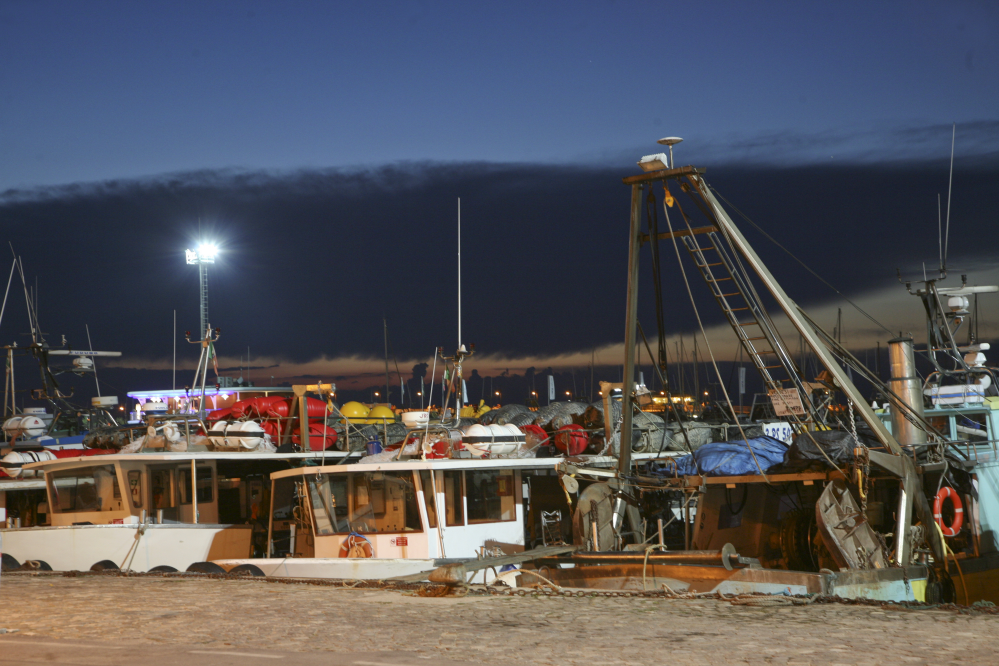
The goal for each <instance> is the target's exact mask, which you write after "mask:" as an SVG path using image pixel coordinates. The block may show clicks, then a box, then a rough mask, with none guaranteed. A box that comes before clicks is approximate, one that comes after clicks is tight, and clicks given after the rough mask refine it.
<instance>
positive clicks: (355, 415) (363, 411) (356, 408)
mask: <svg viewBox="0 0 999 666" xmlns="http://www.w3.org/2000/svg"><path fill="white" fill-rule="evenodd" d="M370 411H371V410H370V409H368V408H367V407H365V406H364V405H362V404H361V403H359V402H355V401H353V400H352V401H350V402H348V403H347V404H345V405H344V406H343V407H341V408H340V413H341V414H343V415H344V416H346V417H347V418H348V419H350V420H352V421H353V420H355V419H363V418H365V417H366V416H367V415H368V414H369V413H370ZM362 423H363V421H362Z"/></svg>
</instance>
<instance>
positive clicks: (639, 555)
mask: <svg viewBox="0 0 999 666" xmlns="http://www.w3.org/2000/svg"><path fill="white" fill-rule="evenodd" d="M726 556H727V557H728V558H729V563H730V564H738V563H739V555H738V554H737V553H731V552H726V551H723V550H674V551H669V552H654V553H649V556H648V562H649V564H667V563H671V564H713V565H724V564H725V557H726ZM569 559H571V560H572V561H574V562H579V563H583V564H588V563H599V564H618V563H619V564H634V563H642V562H645V561H646V557H645V553H643V552H626V551H620V552H614V553H579V552H577V553H573V554H572V555H571V556H569Z"/></svg>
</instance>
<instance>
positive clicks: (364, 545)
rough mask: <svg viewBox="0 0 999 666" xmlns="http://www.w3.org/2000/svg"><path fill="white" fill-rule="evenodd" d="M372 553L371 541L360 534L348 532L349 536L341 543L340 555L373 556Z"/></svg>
mask: <svg viewBox="0 0 999 666" xmlns="http://www.w3.org/2000/svg"><path fill="white" fill-rule="evenodd" d="M351 552H353V554H351ZM372 555H373V551H372V550H371V542H370V541H368V540H367V539H365V538H364V537H363V536H361V535H360V534H348V535H347V538H346V539H344V540H343V543H342V544H340V557H371V556H372Z"/></svg>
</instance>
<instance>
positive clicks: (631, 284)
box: [618, 183, 642, 475]
mask: <svg viewBox="0 0 999 666" xmlns="http://www.w3.org/2000/svg"><path fill="white" fill-rule="evenodd" d="M641 233H642V186H641V185H640V184H638V183H636V184H634V185H632V186H631V226H630V232H629V239H628V295H627V306H626V310H625V318H624V389H623V395H622V396H621V401H622V402H621V415H622V417H623V418H622V420H621V445H620V451H619V453H618V470H619V471H620V473H621V474H622V475H628V474H631V417H632V409H633V408H632V405H631V392H632V390H633V389H634V385H635V335H636V327H637V322H638V252H639V250H640V249H641V247H642V239H641Z"/></svg>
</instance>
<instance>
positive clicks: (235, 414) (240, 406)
mask: <svg viewBox="0 0 999 666" xmlns="http://www.w3.org/2000/svg"><path fill="white" fill-rule="evenodd" d="M252 403H253V399H252V398H248V399H246V400H238V401H236V402H234V403H232V407H230V408H229V413H230V414H231V415H232V418H234V419H241V418H243V417H244V416H246V415H247V414H246V412H247V410H249V409H250V405H251V404H252Z"/></svg>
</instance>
